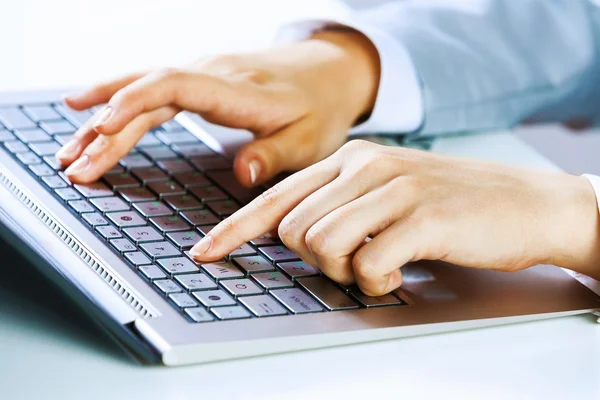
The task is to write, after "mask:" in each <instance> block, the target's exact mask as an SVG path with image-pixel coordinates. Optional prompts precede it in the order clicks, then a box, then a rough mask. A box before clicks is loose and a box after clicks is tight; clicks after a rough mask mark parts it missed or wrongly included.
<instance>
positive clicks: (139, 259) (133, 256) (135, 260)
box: [125, 251, 152, 267]
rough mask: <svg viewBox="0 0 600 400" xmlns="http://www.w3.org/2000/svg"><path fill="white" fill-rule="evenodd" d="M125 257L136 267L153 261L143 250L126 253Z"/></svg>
mask: <svg viewBox="0 0 600 400" xmlns="http://www.w3.org/2000/svg"><path fill="white" fill-rule="evenodd" d="M125 259H126V260H127V261H129V262H130V263H131V264H133V265H134V266H136V267H139V266H140V265H150V264H152V261H151V260H150V259H149V258H148V257H146V255H145V254H144V253H142V252H141V251H132V252H129V253H125Z"/></svg>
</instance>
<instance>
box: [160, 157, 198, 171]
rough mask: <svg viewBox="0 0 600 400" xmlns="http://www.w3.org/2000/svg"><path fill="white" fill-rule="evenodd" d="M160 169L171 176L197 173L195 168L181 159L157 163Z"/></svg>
mask: <svg viewBox="0 0 600 400" xmlns="http://www.w3.org/2000/svg"><path fill="white" fill-rule="evenodd" d="M156 165H158V167H159V168H160V169H162V170H163V171H165V172H166V173H167V174H169V175H173V174H181V173H185V172H188V173H191V172H195V171H194V168H192V166H191V165H190V164H188V163H187V162H186V161H185V160H183V159H181V158H176V159H173V160H161V161H158V162H157V163H156Z"/></svg>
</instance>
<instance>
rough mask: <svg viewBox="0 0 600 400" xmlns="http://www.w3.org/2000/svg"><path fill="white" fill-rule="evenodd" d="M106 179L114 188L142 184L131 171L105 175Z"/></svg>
mask: <svg viewBox="0 0 600 400" xmlns="http://www.w3.org/2000/svg"><path fill="white" fill-rule="evenodd" d="M104 181H106V183H107V184H108V186H110V187H111V188H112V189H113V190H118V189H124V188H134V187H138V186H140V183H139V182H138V181H137V180H136V179H135V178H134V177H133V176H131V174H129V173H123V174H108V175H104Z"/></svg>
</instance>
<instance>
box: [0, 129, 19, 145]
mask: <svg viewBox="0 0 600 400" xmlns="http://www.w3.org/2000/svg"><path fill="white" fill-rule="evenodd" d="M15 139H16V137H15V135H13V134H12V133H10V132H9V131H7V130H6V129H2V127H1V126H0V143H2V142H8V141H11V140H15Z"/></svg>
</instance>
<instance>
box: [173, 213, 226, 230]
mask: <svg viewBox="0 0 600 400" xmlns="http://www.w3.org/2000/svg"><path fill="white" fill-rule="evenodd" d="M180 215H181V216H182V217H183V218H184V219H185V220H186V221H187V222H189V223H190V224H192V225H193V226H198V225H215V224H218V223H219V222H221V220H220V219H219V217H217V216H216V215H215V214H213V213H212V212H210V211H209V210H193V211H184V212H182V213H180Z"/></svg>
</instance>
